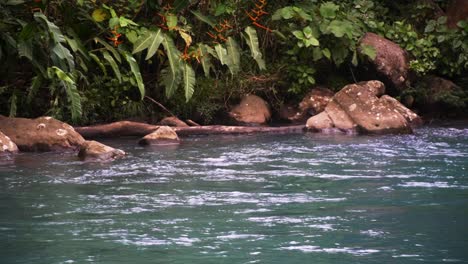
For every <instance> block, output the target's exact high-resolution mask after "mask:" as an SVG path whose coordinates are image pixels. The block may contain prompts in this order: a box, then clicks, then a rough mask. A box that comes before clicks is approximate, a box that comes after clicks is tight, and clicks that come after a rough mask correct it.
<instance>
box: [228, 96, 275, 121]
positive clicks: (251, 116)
mask: <svg viewBox="0 0 468 264" xmlns="http://www.w3.org/2000/svg"><path fill="white" fill-rule="evenodd" d="M229 116H231V117H232V118H233V119H234V120H235V121H236V122H237V123H238V124H241V125H265V124H266V123H267V122H268V121H269V120H270V118H271V111H270V107H269V105H268V103H267V102H265V100H263V99H262V98H260V97H258V96H256V95H251V94H249V95H246V96H244V97H243V98H242V100H241V102H240V103H239V104H238V105H236V106H235V107H234V108H233V109H232V110H231V111H230V112H229Z"/></svg>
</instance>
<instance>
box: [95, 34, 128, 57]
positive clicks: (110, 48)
mask: <svg viewBox="0 0 468 264" xmlns="http://www.w3.org/2000/svg"><path fill="white" fill-rule="evenodd" d="M94 41H95V42H96V43H100V44H101V45H103V46H104V48H106V49H107V50H108V51H110V52H111V53H112V55H114V58H115V59H116V60H117V61H118V62H119V63H120V62H122V58H121V57H120V54H119V52H118V51H117V50H116V49H114V47H112V46H111V45H109V43H107V42H106V41H104V40H103V39H101V38H97V37H96V38H94Z"/></svg>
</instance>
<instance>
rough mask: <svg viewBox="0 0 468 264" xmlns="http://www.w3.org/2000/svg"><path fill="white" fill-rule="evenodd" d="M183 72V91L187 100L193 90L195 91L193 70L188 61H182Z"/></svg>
mask: <svg viewBox="0 0 468 264" xmlns="http://www.w3.org/2000/svg"><path fill="white" fill-rule="evenodd" d="M182 69H183V70H182V71H183V74H184V91H185V100H186V101H187V102H188V101H190V98H192V96H193V92H194V91H195V83H196V81H197V80H196V78H195V71H194V70H193V69H192V67H191V66H190V65H189V64H188V63H184V65H183V68H182Z"/></svg>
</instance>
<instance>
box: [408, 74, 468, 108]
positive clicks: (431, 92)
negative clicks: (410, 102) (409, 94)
mask: <svg viewBox="0 0 468 264" xmlns="http://www.w3.org/2000/svg"><path fill="white" fill-rule="evenodd" d="M418 86H419V87H420V88H421V90H422V94H421V95H419V96H417V97H416V99H415V106H416V107H417V108H418V109H419V110H421V112H424V113H429V114H443V115H445V114H448V115H451V114H455V112H459V111H463V109H466V106H467V103H468V102H467V101H466V95H467V93H466V92H464V91H463V89H462V88H461V87H460V86H458V85H456V84H455V83H454V82H452V81H450V80H446V79H444V78H441V77H437V76H430V75H429V76H426V77H425V78H423V79H422V81H421V82H420V83H418Z"/></svg>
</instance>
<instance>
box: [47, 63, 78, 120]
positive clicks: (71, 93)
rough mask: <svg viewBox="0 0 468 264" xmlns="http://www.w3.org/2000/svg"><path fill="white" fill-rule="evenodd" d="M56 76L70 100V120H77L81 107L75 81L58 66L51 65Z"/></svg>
mask: <svg viewBox="0 0 468 264" xmlns="http://www.w3.org/2000/svg"><path fill="white" fill-rule="evenodd" d="M51 69H52V70H53V72H54V73H55V75H56V76H57V78H58V79H59V80H60V84H61V85H62V86H63V88H64V89H65V93H66V94H67V98H68V100H69V101H70V111H71V114H72V120H73V121H77V120H79V119H80V118H81V115H82V108H81V96H80V93H79V92H78V89H77V88H76V83H75V81H74V80H73V78H72V77H71V76H70V75H69V74H67V73H65V72H64V71H62V70H61V69H60V68H58V67H55V66H53V67H52V68H51Z"/></svg>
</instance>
